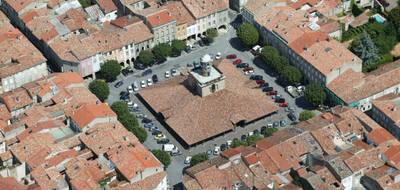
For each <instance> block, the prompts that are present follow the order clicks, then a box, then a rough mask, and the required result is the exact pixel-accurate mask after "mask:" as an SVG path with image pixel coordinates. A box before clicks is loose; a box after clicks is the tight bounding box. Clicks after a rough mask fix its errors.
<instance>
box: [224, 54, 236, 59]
mask: <svg viewBox="0 0 400 190" xmlns="http://www.w3.org/2000/svg"><path fill="white" fill-rule="evenodd" d="M236 57H237V56H236V54H229V55H227V56H226V58H227V59H236Z"/></svg>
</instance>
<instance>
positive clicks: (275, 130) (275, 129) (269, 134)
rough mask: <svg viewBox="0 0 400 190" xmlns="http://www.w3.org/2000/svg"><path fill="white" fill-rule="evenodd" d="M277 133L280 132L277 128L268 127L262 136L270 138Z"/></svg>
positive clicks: (262, 132) (263, 130) (262, 131)
mask: <svg viewBox="0 0 400 190" xmlns="http://www.w3.org/2000/svg"><path fill="white" fill-rule="evenodd" d="M277 131H278V129H277V128H275V127H268V128H265V129H262V130H261V134H262V135H264V137H270V136H272V134H274V133H275V132H277Z"/></svg>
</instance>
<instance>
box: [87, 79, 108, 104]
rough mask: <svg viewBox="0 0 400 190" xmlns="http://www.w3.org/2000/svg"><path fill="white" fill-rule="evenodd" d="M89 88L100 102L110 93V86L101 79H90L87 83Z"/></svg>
mask: <svg viewBox="0 0 400 190" xmlns="http://www.w3.org/2000/svg"><path fill="white" fill-rule="evenodd" d="M89 90H90V92H92V93H93V94H94V95H96V96H97V98H98V99H99V100H100V101H102V102H104V101H105V100H107V98H108V95H110V88H109V87H108V85H107V83H106V82H104V81H103V80H94V81H92V82H91V83H90V84H89Z"/></svg>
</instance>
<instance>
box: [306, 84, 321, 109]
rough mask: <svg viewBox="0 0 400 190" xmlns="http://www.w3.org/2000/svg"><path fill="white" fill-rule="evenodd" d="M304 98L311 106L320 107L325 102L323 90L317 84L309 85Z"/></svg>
mask: <svg viewBox="0 0 400 190" xmlns="http://www.w3.org/2000/svg"><path fill="white" fill-rule="evenodd" d="M304 98H305V99H306V101H307V102H308V103H310V104H311V105H313V106H319V105H322V104H323V103H324V102H325V100H326V94H325V91H324V89H323V88H322V87H321V86H319V85H317V84H309V85H307V86H306V90H305V91H304Z"/></svg>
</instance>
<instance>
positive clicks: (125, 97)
mask: <svg viewBox="0 0 400 190" xmlns="http://www.w3.org/2000/svg"><path fill="white" fill-rule="evenodd" d="M119 99H120V100H129V99H130V97H129V92H126V91H122V92H121V95H120V97H119Z"/></svg>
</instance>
